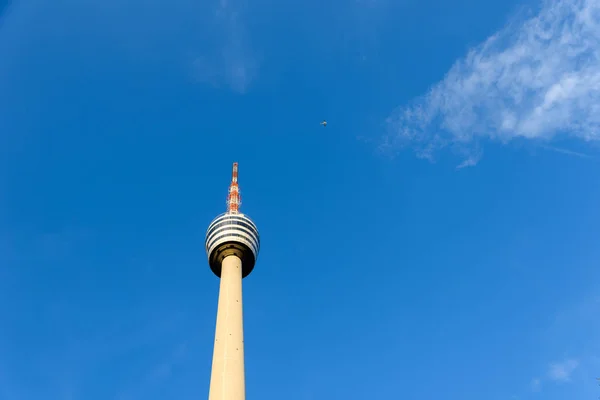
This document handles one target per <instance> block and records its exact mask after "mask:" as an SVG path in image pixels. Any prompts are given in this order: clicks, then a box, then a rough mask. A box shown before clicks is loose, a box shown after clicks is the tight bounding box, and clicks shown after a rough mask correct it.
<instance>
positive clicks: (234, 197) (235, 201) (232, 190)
mask: <svg viewBox="0 0 600 400" xmlns="http://www.w3.org/2000/svg"><path fill="white" fill-rule="evenodd" d="M241 205H242V196H241V194H240V187H239V186H238V163H236V162H234V163H233V170H232V172H231V184H230V185H229V194H228V195H227V212H228V213H230V214H237V213H238V212H239V211H240V206H241Z"/></svg>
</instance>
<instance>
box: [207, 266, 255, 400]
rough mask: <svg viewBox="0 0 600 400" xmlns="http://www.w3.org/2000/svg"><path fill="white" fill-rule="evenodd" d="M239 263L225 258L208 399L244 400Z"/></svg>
mask: <svg viewBox="0 0 600 400" xmlns="http://www.w3.org/2000/svg"><path fill="white" fill-rule="evenodd" d="M245 398H246V390H245V376H244V325H243V312H242V260H241V259H240V258H239V257H237V256H235V255H229V256H227V257H225V258H224V259H223V261H222V264H221V284H220V288H219V303H218V308H217V327H216V330H215V343H214V351H213V362H212V372H211V376H210V389H209V395H208V399H209V400H245Z"/></svg>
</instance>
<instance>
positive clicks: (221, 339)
mask: <svg viewBox="0 0 600 400" xmlns="http://www.w3.org/2000/svg"><path fill="white" fill-rule="evenodd" d="M237 170H238V164H237V163H234V164H233V173H232V177H231V185H230V186H229V194H228V197H227V212H226V213H224V214H221V215H219V216H217V218H215V219H214V220H213V221H212V222H211V223H210V225H209V226H208V230H207V232H206V240H205V247H206V254H207V256H208V263H209V265H210V268H211V270H212V271H213V272H214V273H215V275H217V276H218V277H219V278H221V283H220V288H219V303H218V308H217V324H216V328H215V343H214V351H213V363H212V371H211V377H210V390H209V395H208V398H209V400H245V398H246V389H245V373H244V329H243V306H242V278H244V277H246V276H248V275H249V274H250V272H252V270H253V269H254V264H255V263H256V259H257V257H258V251H259V249H260V237H259V235H258V229H257V228H256V225H255V224H254V222H252V220H251V219H250V218H249V217H248V216H246V215H244V214H242V213H240V212H239V207H240V205H241V197H240V191H239V187H238V182H237Z"/></svg>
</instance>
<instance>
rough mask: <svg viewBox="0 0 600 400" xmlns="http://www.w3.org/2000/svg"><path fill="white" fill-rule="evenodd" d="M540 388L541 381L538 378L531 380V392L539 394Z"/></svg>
mask: <svg viewBox="0 0 600 400" xmlns="http://www.w3.org/2000/svg"><path fill="white" fill-rule="evenodd" d="M541 387H542V381H541V380H540V379H539V378H534V379H532V380H531V390H532V391H534V392H539V391H540V389H541Z"/></svg>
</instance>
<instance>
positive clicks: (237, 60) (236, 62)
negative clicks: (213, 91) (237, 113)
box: [194, 0, 259, 93]
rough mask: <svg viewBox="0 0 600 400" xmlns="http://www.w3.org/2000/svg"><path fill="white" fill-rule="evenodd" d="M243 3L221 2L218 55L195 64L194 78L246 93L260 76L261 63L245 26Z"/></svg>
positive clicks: (236, 0) (201, 58)
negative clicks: (258, 75)
mask: <svg viewBox="0 0 600 400" xmlns="http://www.w3.org/2000/svg"><path fill="white" fill-rule="evenodd" d="M243 11H244V5H243V4H242V3H241V0H219V4H218V5H217V7H216V10H215V14H214V17H215V21H214V22H215V26H216V28H215V29H216V32H214V36H215V37H216V38H218V42H219V43H217V44H216V46H215V47H216V51H215V52H214V53H211V54H205V55H202V56H199V57H197V58H196V59H195V60H194V77H195V78H196V79H197V80H198V81H199V82H202V83H209V84H211V85H214V86H221V85H223V84H225V85H227V86H229V88H230V89H231V90H233V91H235V92H238V93H245V92H246V90H247V89H248V86H249V85H250V84H251V83H252V81H253V80H254V79H255V78H256V76H257V74H258V67H259V61H258V58H257V57H256V54H255V52H254V50H253V48H252V46H251V44H250V42H249V39H248V38H249V34H248V32H247V29H246V27H245V24H244V22H243V17H242V16H243V14H244V12H243Z"/></svg>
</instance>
